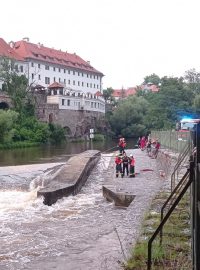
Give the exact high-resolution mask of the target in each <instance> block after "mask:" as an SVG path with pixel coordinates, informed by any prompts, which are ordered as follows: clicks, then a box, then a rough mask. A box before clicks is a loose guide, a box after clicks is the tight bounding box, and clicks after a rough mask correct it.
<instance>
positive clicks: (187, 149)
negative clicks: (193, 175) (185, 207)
mask: <svg viewBox="0 0 200 270" xmlns="http://www.w3.org/2000/svg"><path fill="white" fill-rule="evenodd" d="M189 153H190V146H189V143H188V144H186V147H185V149H184V150H183V151H182V152H181V153H180V155H179V157H178V161H177V163H176V165H175V166H174V170H173V172H172V174H171V192H172V191H173V180H174V181H175V174H176V172H177V171H178V169H179V167H180V165H181V163H182V162H183V160H184V159H185V158H186V156H188V154H189Z"/></svg>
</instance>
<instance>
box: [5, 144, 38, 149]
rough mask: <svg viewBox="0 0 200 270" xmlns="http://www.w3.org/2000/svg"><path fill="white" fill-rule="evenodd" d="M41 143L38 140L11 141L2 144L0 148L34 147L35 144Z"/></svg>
mask: <svg viewBox="0 0 200 270" xmlns="http://www.w3.org/2000/svg"><path fill="white" fill-rule="evenodd" d="M39 145H41V143H38V142H9V143H4V144H0V150H4V149H15V148H26V147H34V146H39Z"/></svg>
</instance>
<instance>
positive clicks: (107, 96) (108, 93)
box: [103, 87, 114, 103]
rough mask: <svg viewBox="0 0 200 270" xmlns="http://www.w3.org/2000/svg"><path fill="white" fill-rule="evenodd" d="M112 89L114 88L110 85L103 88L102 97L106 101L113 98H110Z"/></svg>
mask: <svg viewBox="0 0 200 270" xmlns="http://www.w3.org/2000/svg"><path fill="white" fill-rule="evenodd" d="M113 91H114V90H113V89H112V87H109V88H107V89H105V90H103V97H104V99H105V102H106V103H108V101H112V100H113V98H112V93H113Z"/></svg>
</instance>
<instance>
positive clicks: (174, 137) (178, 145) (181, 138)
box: [151, 130, 190, 153]
mask: <svg viewBox="0 0 200 270" xmlns="http://www.w3.org/2000/svg"><path fill="white" fill-rule="evenodd" d="M151 138H154V139H158V140H159V142H160V143H161V147H165V148H166V149H170V150H172V151H175V152H178V153H179V152H181V151H182V150H183V149H184V147H185V145H186V144H188V142H190V133H189V132H180V131H175V130H167V131H163V130H159V131H152V132H151Z"/></svg>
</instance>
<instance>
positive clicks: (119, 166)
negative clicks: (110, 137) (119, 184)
mask: <svg viewBox="0 0 200 270" xmlns="http://www.w3.org/2000/svg"><path fill="white" fill-rule="evenodd" d="M115 164H116V177H118V176H119V173H120V175H121V177H123V173H122V158H121V156H120V155H116V157H115Z"/></svg>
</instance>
